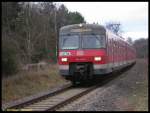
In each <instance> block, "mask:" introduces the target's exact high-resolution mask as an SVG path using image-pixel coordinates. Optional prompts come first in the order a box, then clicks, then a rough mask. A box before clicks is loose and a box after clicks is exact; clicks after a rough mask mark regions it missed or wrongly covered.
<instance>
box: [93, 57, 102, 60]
mask: <svg viewBox="0 0 150 113" xmlns="http://www.w3.org/2000/svg"><path fill="white" fill-rule="evenodd" d="M94 60H95V61H101V60H102V58H101V57H94Z"/></svg>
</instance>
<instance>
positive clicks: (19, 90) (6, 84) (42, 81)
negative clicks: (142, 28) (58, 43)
mask: <svg viewBox="0 0 150 113" xmlns="http://www.w3.org/2000/svg"><path fill="white" fill-rule="evenodd" d="M64 82H66V80H64V79H63V78H62V77H61V76H60V75H59V72H58V66H57V65H49V66H48V67H47V68H45V69H44V70H39V71H37V72H35V71H32V72H20V73H18V74H16V75H14V76H10V77H8V78H3V79H2V102H3V103H5V102H9V101H12V100H17V99H20V98H23V97H26V96H30V95H33V94H36V93H39V92H41V91H44V90H48V89H50V88H52V87H55V86H56V85H59V84H62V83H64Z"/></svg>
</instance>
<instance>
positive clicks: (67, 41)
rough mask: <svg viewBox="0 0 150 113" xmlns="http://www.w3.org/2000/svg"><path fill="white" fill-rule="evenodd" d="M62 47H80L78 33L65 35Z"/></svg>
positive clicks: (62, 38) (61, 43)
mask: <svg viewBox="0 0 150 113" xmlns="http://www.w3.org/2000/svg"><path fill="white" fill-rule="evenodd" d="M60 48H61V49H78V48H79V36H78V35H63V36H61V41H60Z"/></svg>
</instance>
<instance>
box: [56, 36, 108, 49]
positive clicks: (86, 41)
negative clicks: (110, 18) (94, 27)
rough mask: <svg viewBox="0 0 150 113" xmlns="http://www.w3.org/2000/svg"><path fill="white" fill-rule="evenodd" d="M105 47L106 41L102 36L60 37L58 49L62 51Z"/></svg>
mask: <svg viewBox="0 0 150 113" xmlns="http://www.w3.org/2000/svg"><path fill="white" fill-rule="evenodd" d="M105 47H106V41H105V35H104V34H103V35H100V34H70V35H67V34H66V35H60V40H59V48H60V49H62V50H76V49H101V48H105Z"/></svg>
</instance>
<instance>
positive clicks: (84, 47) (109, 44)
mask: <svg viewBox="0 0 150 113" xmlns="http://www.w3.org/2000/svg"><path fill="white" fill-rule="evenodd" d="M135 58H136V52H135V49H134V48H133V47H132V46H131V45H130V44H128V43H127V42H125V41H124V39H123V38H122V37H120V36H118V35H115V34H113V33H112V32H110V31H109V30H107V29H106V28H104V27H103V26H100V25H95V24H94V25H93V24H74V25H69V26H65V27H62V28H61V29H60V34H59V54H58V63H59V71H60V74H61V75H62V76H64V77H65V78H66V79H69V80H71V81H76V80H82V79H88V78H89V79H90V78H92V77H93V75H101V74H106V73H110V72H112V71H114V70H116V69H120V68H123V67H126V66H128V65H130V64H132V63H135Z"/></svg>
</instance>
